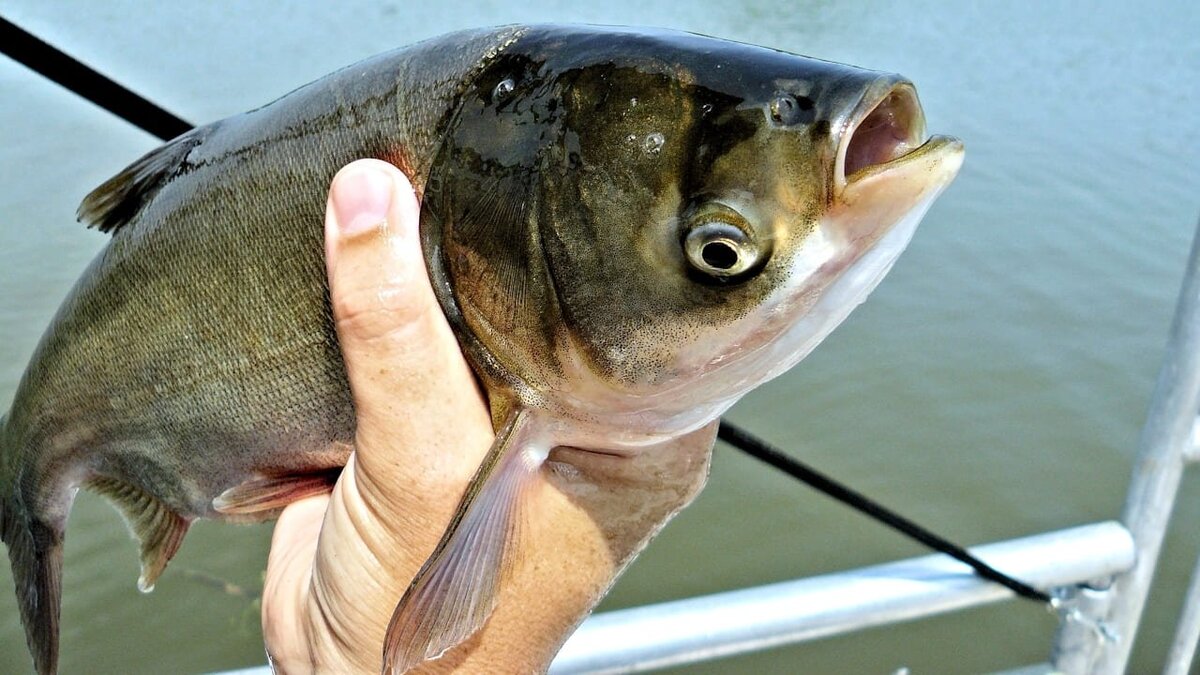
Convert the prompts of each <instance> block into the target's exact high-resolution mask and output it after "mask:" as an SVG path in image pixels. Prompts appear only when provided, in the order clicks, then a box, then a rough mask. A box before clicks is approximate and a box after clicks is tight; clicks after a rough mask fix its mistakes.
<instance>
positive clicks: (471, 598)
mask: <svg viewBox="0 0 1200 675" xmlns="http://www.w3.org/2000/svg"><path fill="white" fill-rule="evenodd" d="M532 426H533V424H532V423H531V420H530V415H529V412H528V411H525V410H519V409H518V410H515V411H513V412H512V413H510V414H509V416H508V419H507V422H506V423H505V425H504V426H503V428H501V430H500V433H499V434H498V435H497V436H496V441H495V443H494V444H493V445H492V448H491V450H489V451H488V455H487V457H486V458H485V459H484V462H483V464H482V465H481V466H480V467H479V470H478V471H477V472H476V474H475V477H474V478H473V479H472V480H471V484H470V485H469V486H468V487H467V491H466V493H465V494H464V495H463V498H462V501H461V502H460V503H459V505H458V510H457V511H456V512H455V514H454V518H453V519H452V520H451V521H450V526H449V527H447V528H446V532H445V534H443V535H442V540H441V541H440V542H439V543H438V545H437V548H436V549H434V551H433V554H432V555H430V556H429V559H428V560H427V561H426V562H425V565H424V566H423V567H422V568H421V571H420V572H418V573H417V576H416V578H415V579H414V580H413V583H412V585H411V586H409V588H408V592H406V593H405V594H404V597H403V598H402V599H401V600H400V604H399V605H397V607H396V611H395V613H393V614H392V620H391V623H390V624H389V625H388V630H387V636H386V638H385V639H384V648H383V663H384V667H383V671H384V672H385V673H393V674H398V673H403V672H405V671H407V670H408V669H410V668H412V667H413V666H416V665H417V664H419V663H421V662H422V661H426V660H429V659H435V658H437V657H439V656H441V655H442V654H443V653H445V652H446V650H448V649H450V648H451V647H453V646H455V645H457V644H459V643H460V642H462V641H463V640H466V639H467V638H468V637H470V636H471V635H472V634H473V633H475V631H477V630H479V629H480V628H481V627H482V626H483V624H484V622H486V621H487V618H488V617H489V616H490V615H491V613H492V610H493V609H494V608H495V606H496V595H497V592H498V590H499V587H500V584H501V582H502V581H503V580H504V578H505V577H506V576H507V575H508V573H509V572H510V571H511V570H512V568H513V566H514V562H515V560H516V559H515V556H514V551H515V550H516V549H517V548H518V543H517V540H518V538H519V537H520V530H521V525H522V522H523V520H524V511H523V507H522V501H523V498H524V495H525V492H526V490H527V488H528V487H529V486H530V485H531V484H532V483H533V479H534V477H535V476H536V475H537V471H538V468H539V467H540V466H541V464H542V461H543V460H544V459H545V457H546V450H547V449H545V448H540V447H538V444H537V443H536V439H534V438H533V434H532V433H531V427H532Z"/></svg>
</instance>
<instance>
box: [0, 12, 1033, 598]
mask: <svg viewBox="0 0 1200 675" xmlns="http://www.w3.org/2000/svg"><path fill="white" fill-rule="evenodd" d="M0 53H4V54H6V55H7V56H9V57H11V58H13V59H14V60H16V61H18V62H20V63H23V64H24V65H26V66H28V67H29V68H31V69H32V70H34V71H36V72H38V73H41V74H42V75H44V76H46V77H47V78H49V79H51V80H54V81H55V82H57V83H58V84H60V85H62V86H63V87H66V88H67V89H69V90H71V91H73V92H75V93H76V94H79V95H80V96H82V97H84V98H86V99H88V100H89V101H92V102H93V103H96V104H97V105H99V106H101V107H103V108H104V109H106V110H108V111H109V112H111V113H113V114H114V115H116V116H117V117H120V118H121V119H124V120H126V121H128V122H130V123H131V124H135V125H137V126H138V127H141V128H142V129H144V130H146V131H148V132H150V133H151V134H154V135H155V136H158V137H159V138H161V139H163V140H169V139H171V138H174V137H176V136H178V135H179V134H182V133H184V132H186V131H188V130H189V129H191V128H192V125H191V124H188V123H187V122H185V121H184V120H182V119H180V118H179V117H176V116H175V115H173V114H171V113H169V112H167V111H166V110H164V109H162V108H160V107H158V106H157V105H155V104H153V103H151V102H150V101H147V100H146V99H144V98H142V97H141V96H138V95H137V94H135V93H133V92H132V91H130V90H128V89H126V88H125V87H123V86H121V85H120V84H118V83H116V82H114V81H113V80H111V79H109V78H107V77H105V76H104V75H101V74H100V73H98V72H96V71H95V70H92V69H91V68H89V67H87V66H86V65H84V64H82V63H80V62H79V61H76V60H75V59H74V58H72V57H70V56H68V55H67V54H64V53H63V52H62V51H59V50H58V49H56V48H54V47H52V46H51V45H49V44H47V43H45V42H43V41H42V40H40V39H38V38H37V37H35V36H33V35H31V34H30V33H28V32H26V31H25V30H22V29H21V28H20V27H18V26H16V25H15V24H13V23H11V22H9V21H7V20H5V19H4V18H3V17H0ZM718 436H719V438H720V439H721V440H723V441H725V442H726V443H728V444H729V445H731V446H733V447H734V448H737V449H738V450H741V451H742V452H745V453H746V454H748V455H750V456H751V457H755V458H757V459H759V460H761V461H763V462H766V463H767V464H769V465H771V466H773V467H775V468H776V469H779V470H781V471H783V472H785V473H787V474H789V475H791V476H793V477H795V478H797V479H799V480H801V481H803V482H805V483H807V484H809V485H810V486H812V487H814V488H816V489H817V490H819V491H821V492H824V493H825V494H827V495H829V496H830V497H833V498H834V499H836V500H838V501H840V502H843V503H844V504H847V505H849V506H850V507H852V508H854V509H857V510H859V511H861V512H863V513H865V514H867V515H868V516H870V517H872V518H874V519H875V520H878V521H879V522H881V523H884V524H886V525H888V526H890V527H892V528H894V529H896V530H898V531H900V532H902V533H904V534H905V535H907V536H909V537H911V538H913V539H916V540H917V541H919V542H921V543H922V544H925V545H926V546H928V547H930V548H932V549H934V550H936V551H941V552H942V553H945V554H946V555H949V556H951V557H952V558H955V559H956V560H959V561H961V562H963V563H965V564H967V565H969V566H970V567H971V568H972V569H974V570H975V572H976V573H977V574H978V575H979V576H981V577H983V578H985V579H989V580H991V581H994V582H996V583H998V584H1000V585H1002V586H1004V587H1006V588H1008V589H1010V590H1012V591H1013V592H1014V593H1016V594H1017V595H1019V596H1021V597H1023V598H1029V599H1030V600H1036V601H1038V602H1041V603H1049V602H1050V596H1048V595H1047V594H1045V593H1043V592H1042V591H1039V590H1037V589H1036V588H1032V587H1030V586H1028V585H1026V584H1024V583H1021V582H1020V581H1017V580H1016V579H1013V578H1012V577H1010V576H1008V575H1006V574H1004V573H1003V572H1000V571H999V570H997V569H995V568H993V567H992V566H990V565H988V564H987V563H985V562H983V561H982V560H979V559H978V558H976V557H975V556H973V555H971V554H970V553H969V552H967V551H966V550H965V549H963V548H962V547H960V546H957V545H955V544H953V543H951V542H949V541H947V540H945V539H943V538H941V537H939V536H938V535H936V534H934V533H932V532H930V531H929V530H926V529H925V528H923V527H921V526H920V525H917V524H916V523H914V522H912V521H910V520H908V519H907V518H904V517H902V516H900V515H897V514H896V513H894V512H892V511H891V510H889V509H887V508H885V507H883V506H882V505H880V504H877V503H875V502H873V501H871V500H870V499H868V498H867V497H865V496H864V495H862V494H859V493H858V492H855V491H853V490H851V489H849V488H847V487H845V486H843V485H840V484H838V483H836V482H834V481H833V480H832V479H830V478H827V477H825V476H823V475H821V474H820V473H818V472H816V471H814V470H813V469H811V468H809V467H807V466H805V465H804V464H801V463H800V462H798V461H796V460H794V459H792V458H791V457H789V456H787V455H786V454H784V453H783V452H781V451H779V450H777V449H775V448H773V447H771V446H770V445H768V444H767V443H765V442H763V441H761V440H759V439H758V438H756V437H755V436H754V435H752V434H750V433H749V432H747V431H745V430H743V429H740V428H738V427H737V426H735V425H734V424H733V423H731V422H729V421H727V420H721V427H720V431H719V432H718Z"/></svg>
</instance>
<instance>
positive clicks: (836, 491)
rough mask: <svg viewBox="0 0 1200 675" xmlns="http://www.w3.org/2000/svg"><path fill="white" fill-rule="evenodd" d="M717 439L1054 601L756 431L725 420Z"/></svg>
mask: <svg viewBox="0 0 1200 675" xmlns="http://www.w3.org/2000/svg"><path fill="white" fill-rule="evenodd" d="M717 438H720V439H721V440H722V441H725V442H726V443H728V444H729V445H731V446H733V447H734V448H737V449H738V450H741V451H742V452H744V453H746V454H747V455H750V456H751V457H754V458H755V459H758V460H761V461H763V462H766V463H767V464H769V465H771V466H773V467H775V468H776V469H779V470H780V471H783V472H784V473H786V474H788V475H790V476H792V477H794V478H797V479H799V480H801V481H804V482H805V483H807V484H809V485H810V486H812V487H814V488H816V489H817V490H819V491H821V492H824V493H825V494H827V495H829V496H830V497H833V498H834V499H836V500H838V501H839V502H842V503H844V504H846V505H848V506H850V507H851V508H854V509H856V510H858V511H861V512H863V513H865V514H867V515H868V516H870V517H872V518H874V519H875V520H878V521H879V522H881V523H883V524H885V525H887V526H889V527H891V528H892V529H895V530H898V531H899V532H902V533H903V534H905V535H907V536H908V537H911V538H913V539H916V540H917V541H919V542H921V543H922V544H925V545H926V546H928V547H929V548H932V549H934V550H935V551H940V552H942V553H945V554H946V555H948V556H950V557H952V558H954V559H955V560H959V561H961V562H963V563H965V564H967V565H969V566H970V567H971V569H973V570H975V573H976V574H978V575H979V576H981V577H983V578H984V579H988V580H991V581H994V582H996V583H998V584H1000V585H1001V586H1004V587H1005V588H1008V589H1009V590H1011V591H1012V592H1013V593H1016V594H1017V595H1019V596H1021V597H1022V598H1028V599H1030V600H1036V601H1038V602H1040V603H1043V604H1050V602H1051V600H1050V596H1049V595H1047V594H1046V593H1043V592H1042V591H1039V590H1038V589H1036V588H1033V587H1032V586H1029V585H1028V584H1025V583H1022V582H1020V581H1018V580H1016V579H1014V578H1012V577H1010V576H1008V575H1007V574H1005V573H1003V572H1001V571H1000V570H997V569H996V568H994V567H992V566H991V565H989V564H987V563H985V562H983V561H982V560H980V559H979V558H976V557H975V556H973V555H971V554H970V552H968V551H967V550H966V549H964V548H962V547H961V546H958V545H957V544H954V543H953V542H950V541H947V540H945V539H943V538H941V537H939V536H938V535H936V534H934V533H933V532H930V531H929V530H927V529H925V528H924V527H921V526H920V525H918V524H916V523H914V522H913V521H911V520H909V519H907V518H905V517H903V516H901V515H899V514H897V513H895V512H894V511H891V510H890V509H888V508H887V507H885V506H883V505H881V504H879V503H878V502H875V501H872V500H871V499H869V498H868V497H866V496H865V495H863V494H861V493H858V492H855V491H854V490H851V489H850V488H848V487H846V486H844V485H841V484H839V483H837V482H835V481H834V480H833V479H831V478H829V477H827V476H825V475H823V474H821V473H819V472H817V471H815V470H814V469H812V468H810V467H808V466H805V465H804V464H802V463H801V462H799V461H797V460H795V459H793V458H791V457H789V456H788V455H786V454H784V453H783V451H781V450H779V449H777V448H774V447H772V446H771V445H769V444H767V443H766V442H764V441H761V440H759V439H758V438H756V437H755V436H754V435H753V434H751V433H749V432H747V431H745V430H744V429H741V428H739V427H737V426H736V425H734V424H733V423H731V422H729V421H728V420H725V419H722V420H721V426H720V428H719V430H718V431H717Z"/></svg>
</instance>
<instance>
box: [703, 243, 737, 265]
mask: <svg viewBox="0 0 1200 675" xmlns="http://www.w3.org/2000/svg"><path fill="white" fill-rule="evenodd" d="M700 257H701V258H703V259H704V262H705V263H707V264H708V265H709V266H711V267H714V268H716V269H719V270H729V269H733V267H734V266H735V265H737V262H738V253H737V250H736V249H735V248H734V247H733V246H731V245H730V244H729V242H726V241H710V242H709V243H707V244H705V245H704V247H703V248H702V249H700Z"/></svg>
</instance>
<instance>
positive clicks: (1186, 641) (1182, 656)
mask: <svg viewBox="0 0 1200 675" xmlns="http://www.w3.org/2000/svg"><path fill="white" fill-rule="evenodd" d="M1197 641H1200V558H1198V559H1197V560H1196V569H1195V570H1193V571H1192V581H1191V583H1189V584H1188V594H1187V599H1186V600H1185V601H1184V606H1183V613H1182V614H1180V616H1179V626H1178V627H1177V628H1176V629H1175V642H1173V643H1171V651H1170V652H1169V653H1168V655H1167V666H1166V668H1164V669H1163V675H1187V673H1188V671H1189V670H1191V665H1192V659H1193V658H1194V657H1195V655H1196V642H1197Z"/></svg>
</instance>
